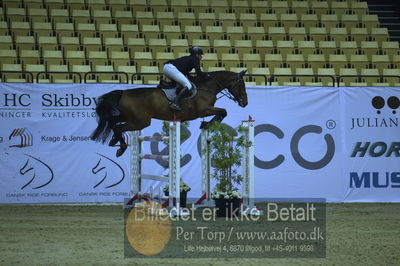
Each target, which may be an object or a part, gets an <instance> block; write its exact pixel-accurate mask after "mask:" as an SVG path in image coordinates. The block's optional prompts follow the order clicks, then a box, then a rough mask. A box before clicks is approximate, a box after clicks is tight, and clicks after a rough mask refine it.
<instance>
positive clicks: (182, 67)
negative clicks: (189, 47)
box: [165, 55, 208, 79]
mask: <svg viewBox="0 0 400 266" xmlns="http://www.w3.org/2000/svg"><path fill="white" fill-rule="evenodd" d="M165 64H173V65H174V66H175V67H176V68H177V69H178V70H179V71H180V72H182V74H183V75H185V76H188V75H189V72H190V71H192V69H193V68H194V70H195V71H196V74H197V76H199V77H201V78H203V79H204V78H206V77H207V76H208V75H207V73H205V72H203V71H201V69H200V59H199V58H198V57H197V56H196V55H188V56H183V57H180V58H177V59H174V60H170V61H168V62H166V63H165Z"/></svg>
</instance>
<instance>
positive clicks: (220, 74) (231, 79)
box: [91, 70, 247, 157]
mask: <svg viewBox="0 0 400 266" xmlns="http://www.w3.org/2000/svg"><path fill="white" fill-rule="evenodd" d="M245 73H246V70H243V71H242V72H240V73H235V72H230V71H215V72H208V74H209V78H208V79H207V80H203V81H201V80H199V79H198V78H195V77H190V80H191V81H192V82H193V83H194V84H195V85H196V87H197V94H196V95H195V96H194V97H193V98H191V99H183V100H182V103H181V106H182V110H181V111H176V110H174V109H172V108H171V107H170V106H169V102H168V99H167V97H166V96H165V94H164V92H163V91H162V90H161V89H159V88H135V89H128V90H114V91H111V92H108V93H106V94H104V95H102V96H100V97H99V99H98V101H97V106H96V113H97V120H98V126H97V128H96V129H95V130H94V132H93V133H92V135H91V139H92V140H94V141H101V142H102V143H104V142H106V140H107V139H108V137H109V135H110V133H111V131H113V133H114V135H113V137H112V139H111V141H110V142H109V145H110V146H114V145H116V144H117V143H118V142H120V145H119V146H120V148H119V149H118V150H117V153H116V156H117V157H119V156H121V155H122V154H123V153H124V152H125V150H126V149H127V147H128V146H127V144H126V142H125V139H124V138H123V136H122V133H123V132H125V131H133V130H142V129H143V128H146V127H148V126H149V125H150V123H151V119H152V118H154V119H159V120H165V121H172V120H179V121H182V122H183V121H187V120H194V119H196V118H199V117H207V116H214V117H213V118H212V119H211V120H210V121H209V122H205V121H203V122H202V124H201V127H200V128H207V127H208V125H209V124H210V123H212V122H214V121H217V122H221V121H222V120H223V119H224V118H225V116H226V115H227V112H226V110H225V109H223V108H219V107H214V104H215V102H216V101H217V94H218V93H220V92H221V91H223V90H225V89H227V90H228V93H225V95H227V96H228V97H229V98H231V99H232V100H234V101H235V102H237V103H238V104H239V106H241V107H245V106H246V105H247V93H246V86H245V83H244V80H243V76H244V74H245Z"/></svg>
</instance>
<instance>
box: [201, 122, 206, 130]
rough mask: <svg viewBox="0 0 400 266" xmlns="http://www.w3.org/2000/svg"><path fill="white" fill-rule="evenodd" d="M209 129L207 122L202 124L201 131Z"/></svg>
mask: <svg viewBox="0 0 400 266" xmlns="http://www.w3.org/2000/svg"><path fill="white" fill-rule="evenodd" d="M207 128H208V122H206V121H203V122H201V125H200V129H207Z"/></svg>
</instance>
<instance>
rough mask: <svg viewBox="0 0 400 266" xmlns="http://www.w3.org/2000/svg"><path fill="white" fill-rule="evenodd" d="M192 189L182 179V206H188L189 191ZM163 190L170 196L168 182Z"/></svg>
mask: <svg viewBox="0 0 400 266" xmlns="http://www.w3.org/2000/svg"><path fill="white" fill-rule="evenodd" d="M190 190H191V188H190V187H189V186H188V185H187V184H186V183H185V182H183V181H182V179H181V184H180V192H181V193H180V201H179V202H180V206H181V207H186V201H187V193H188V192H189V191H190ZM163 192H164V195H165V196H169V185H168V184H166V185H165V186H164V188H163Z"/></svg>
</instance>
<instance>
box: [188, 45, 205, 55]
mask: <svg viewBox="0 0 400 266" xmlns="http://www.w3.org/2000/svg"><path fill="white" fill-rule="evenodd" d="M189 52H190V54H191V55H195V54H198V55H203V54H204V52H203V50H202V49H201V48H200V47H198V46H193V47H192V48H189Z"/></svg>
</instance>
